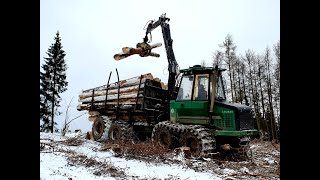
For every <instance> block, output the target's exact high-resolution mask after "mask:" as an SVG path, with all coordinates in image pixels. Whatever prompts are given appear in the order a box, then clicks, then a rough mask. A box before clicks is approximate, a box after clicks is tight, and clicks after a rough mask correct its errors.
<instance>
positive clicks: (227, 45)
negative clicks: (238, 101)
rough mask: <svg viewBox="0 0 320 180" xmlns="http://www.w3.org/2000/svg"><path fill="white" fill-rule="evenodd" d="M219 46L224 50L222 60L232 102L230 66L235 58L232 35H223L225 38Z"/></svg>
mask: <svg viewBox="0 0 320 180" xmlns="http://www.w3.org/2000/svg"><path fill="white" fill-rule="evenodd" d="M219 47H220V48H222V49H223V50H224V58H223V60H224V61H225V62H226V64H227V66H228V69H229V71H228V75H229V80H230V88H231V90H230V91H231V99H232V102H234V93H233V91H234V90H233V81H232V77H233V74H232V71H233V70H232V68H233V67H232V66H233V61H234V60H235V56H236V53H235V50H236V48H237V46H236V45H235V43H234V41H233V38H232V36H231V35H230V34H229V33H228V34H227V36H226V37H225V40H224V41H223V43H222V44H220V45H219Z"/></svg>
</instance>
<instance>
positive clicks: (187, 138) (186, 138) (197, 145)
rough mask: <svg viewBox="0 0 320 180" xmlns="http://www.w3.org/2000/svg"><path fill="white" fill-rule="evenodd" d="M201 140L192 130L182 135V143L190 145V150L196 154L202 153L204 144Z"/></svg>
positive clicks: (186, 145)
mask: <svg viewBox="0 0 320 180" xmlns="http://www.w3.org/2000/svg"><path fill="white" fill-rule="evenodd" d="M200 141H201V140H200V139H198V138H197V136H196V135H195V134H193V133H191V132H186V133H183V134H182V135H181V138H180V144H181V145H182V146H185V147H190V151H191V152H192V153H194V154H200V152H201V149H202V146H201V142H200Z"/></svg>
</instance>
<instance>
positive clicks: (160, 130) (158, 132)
mask: <svg viewBox="0 0 320 180" xmlns="http://www.w3.org/2000/svg"><path fill="white" fill-rule="evenodd" d="M152 141H153V142H155V143H157V144H158V145H160V146H162V147H165V148H168V149H172V148H173V141H172V136H171V134H170V131H169V130H168V129H167V128H165V127H161V126H155V127H154V129H153V131H152Z"/></svg>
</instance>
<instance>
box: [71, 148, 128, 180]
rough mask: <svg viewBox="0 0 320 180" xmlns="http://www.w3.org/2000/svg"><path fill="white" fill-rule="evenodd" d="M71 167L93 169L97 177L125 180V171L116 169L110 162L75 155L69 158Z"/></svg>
mask: <svg viewBox="0 0 320 180" xmlns="http://www.w3.org/2000/svg"><path fill="white" fill-rule="evenodd" d="M67 161H68V163H69V165H71V166H72V165H81V166H84V167H86V168H93V174H94V175H96V176H102V175H110V176H111V177H118V178H125V177H126V174H125V171H124V170H123V169H121V168H119V167H115V166H114V165H113V164H112V163H111V162H110V161H105V162H100V161H96V160H95V159H94V158H89V157H87V156H85V155H83V154H73V155H70V156H68V157H67Z"/></svg>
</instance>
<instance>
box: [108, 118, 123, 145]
mask: <svg viewBox="0 0 320 180" xmlns="http://www.w3.org/2000/svg"><path fill="white" fill-rule="evenodd" d="M121 138H123V137H122V129H121V126H120V125H119V124H117V123H112V124H111V126H110V129H109V134H108V140H109V141H110V142H116V141H119V140H120V139H121Z"/></svg>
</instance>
